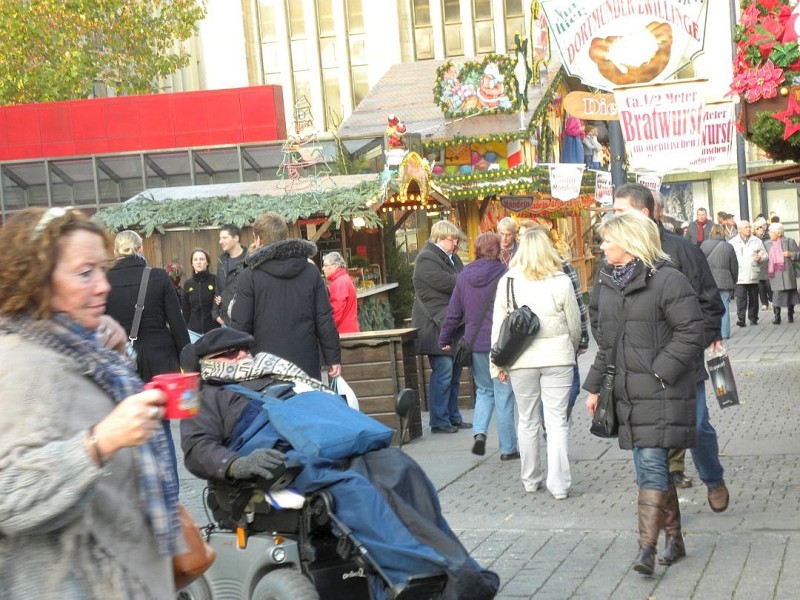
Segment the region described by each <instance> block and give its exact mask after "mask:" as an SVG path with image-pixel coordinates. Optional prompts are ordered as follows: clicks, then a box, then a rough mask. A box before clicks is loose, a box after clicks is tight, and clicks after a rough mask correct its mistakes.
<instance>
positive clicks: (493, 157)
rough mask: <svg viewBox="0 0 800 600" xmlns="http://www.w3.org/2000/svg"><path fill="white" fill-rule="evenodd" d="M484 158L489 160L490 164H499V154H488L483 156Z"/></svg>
mask: <svg viewBox="0 0 800 600" xmlns="http://www.w3.org/2000/svg"><path fill="white" fill-rule="evenodd" d="M483 158H485V159H486V160H488V161H489V162H490V163H493V162H497V152H487V153H486V154H484V155H483Z"/></svg>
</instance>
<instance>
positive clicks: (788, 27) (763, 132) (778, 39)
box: [729, 0, 800, 161]
mask: <svg viewBox="0 0 800 600" xmlns="http://www.w3.org/2000/svg"><path fill="white" fill-rule="evenodd" d="M793 4H795V3H794V2H790V1H789V0H744V1H743V2H742V13H741V16H740V19H739V23H738V24H737V25H736V30H735V33H734V41H735V42H736V57H735V58H734V61H733V83H732V84H731V89H730V92H729V95H738V96H739V98H740V99H741V101H742V103H741V106H742V111H741V115H740V121H739V123H737V128H738V129H739V131H741V132H742V134H743V135H744V136H745V137H746V138H747V139H748V140H749V141H750V142H752V143H754V144H755V145H757V146H759V147H760V148H761V149H762V150H764V151H765V152H766V153H767V154H768V155H769V157H770V158H772V159H773V160H794V161H798V160H800V128H798V127H797V126H796V123H797V120H798V119H800V114H798V112H800V111H798V110H797V108H796V106H797V102H798V100H800V46H798V30H799V29H800V23H799V21H800V6H796V7H795V8H794V9H792V5H793Z"/></svg>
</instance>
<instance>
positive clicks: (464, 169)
mask: <svg viewBox="0 0 800 600" xmlns="http://www.w3.org/2000/svg"><path fill="white" fill-rule="evenodd" d="M458 170H459V172H461V173H464V174H467V173H472V165H461V166H460V167H459V168H458Z"/></svg>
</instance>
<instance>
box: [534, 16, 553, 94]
mask: <svg viewBox="0 0 800 600" xmlns="http://www.w3.org/2000/svg"><path fill="white" fill-rule="evenodd" d="M551 56H552V51H551V46H550V29H549V28H548V27H547V18H546V17H545V14H544V11H543V10H542V4H541V2H539V0H534V1H533V2H531V67H532V69H531V70H532V73H533V83H535V84H536V85H541V84H542V83H543V81H542V71H544V72H545V73H547V65H549V64H550V58H551Z"/></svg>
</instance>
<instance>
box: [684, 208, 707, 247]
mask: <svg viewBox="0 0 800 600" xmlns="http://www.w3.org/2000/svg"><path fill="white" fill-rule="evenodd" d="M712 225H713V223H712V222H711V221H709V220H708V211H707V210H706V209H705V208H698V209H697V220H696V221H692V222H691V223H689V226H688V227H687V228H686V239H688V240H689V241H690V242H693V243H695V244H697V245H698V246H699V245H700V244H702V243H703V242H704V241H705V240H707V239H708V234H709V233H711V226H712Z"/></svg>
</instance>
